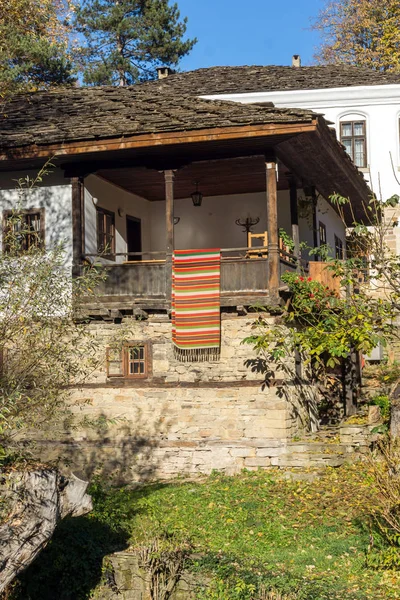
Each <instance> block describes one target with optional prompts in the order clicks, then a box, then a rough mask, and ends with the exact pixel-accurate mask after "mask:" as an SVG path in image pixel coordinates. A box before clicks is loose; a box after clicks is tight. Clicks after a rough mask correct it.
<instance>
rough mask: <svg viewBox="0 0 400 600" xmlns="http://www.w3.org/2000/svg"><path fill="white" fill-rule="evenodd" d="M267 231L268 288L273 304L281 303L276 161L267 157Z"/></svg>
mask: <svg viewBox="0 0 400 600" xmlns="http://www.w3.org/2000/svg"><path fill="white" fill-rule="evenodd" d="M265 167H266V179H267V185H266V191H267V231H268V290H269V296H270V299H271V303H272V304H278V303H279V279H280V276H279V275H280V273H279V271H280V263H279V236H278V189H277V182H276V161H275V159H274V160H271V161H269V160H268V159H267V161H266V163H265Z"/></svg>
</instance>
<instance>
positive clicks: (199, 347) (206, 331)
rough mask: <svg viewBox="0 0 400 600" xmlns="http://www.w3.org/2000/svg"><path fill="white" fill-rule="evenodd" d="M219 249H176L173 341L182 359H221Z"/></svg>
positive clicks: (173, 273)
mask: <svg viewBox="0 0 400 600" xmlns="http://www.w3.org/2000/svg"><path fill="white" fill-rule="evenodd" d="M220 265H221V252H220V250H219V249H207V250H175V252H174V256H173V269H172V341H173V343H174V349H175V356H176V357H177V358H178V359H179V360H182V361H206V360H218V358H219V353H220V345H221V311H220Z"/></svg>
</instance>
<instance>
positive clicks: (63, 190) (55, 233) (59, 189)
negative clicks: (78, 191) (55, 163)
mask: <svg viewBox="0 0 400 600" xmlns="http://www.w3.org/2000/svg"><path fill="white" fill-rule="evenodd" d="M18 205H20V207H21V209H29V208H44V209H45V215H44V221H45V223H44V224H45V243H46V247H47V248H51V247H54V246H56V245H58V244H63V245H64V248H65V262H66V263H67V264H69V263H70V262H71V261H72V215H71V188H70V187H69V186H68V185H65V184H64V185H57V186H55V187H45V186H43V187H40V188H34V189H32V190H29V189H28V190H26V191H25V192H24V193H23V195H21V196H20V195H19V193H18V191H17V190H16V189H8V190H1V191H0V210H1V213H2V211H3V210H11V209H12V208H17V207H18ZM2 216H3V215H2V214H1V217H2Z"/></svg>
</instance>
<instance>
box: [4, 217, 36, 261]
mask: <svg viewBox="0 0 400 600" xmlns="http://www.w3.org/2000/svg"><path fill="white" fill-rule="evenodd" d="M36 214H38V215H39V219H40V228H39V232H38V233H39V235H38V238H39V243H38V244H37V246H36V247H38V248H42V249H44V248H45V242H46V238H45V235H46V227H45V214H46V211H45V209H44V208H23V209H21V210H17V211H15V210H3V252H8V250H9V249H8V248H7V243H6V237H7V233H8V229H9V223H8V220H9V219H10V217H12V216H14V215H21V216H22V217H25V216H30V215H36ZM25 235H27V234H25ZM28 235H30V234H28ZM31 235H32V234H31ZM24 237H25V236H24ZM32 247H33V246H32V245H30V246H29V247H27V248H22V249H21V252H22V253H23V252H28V251H29V250H30V249H31V248H32Z"/></svg>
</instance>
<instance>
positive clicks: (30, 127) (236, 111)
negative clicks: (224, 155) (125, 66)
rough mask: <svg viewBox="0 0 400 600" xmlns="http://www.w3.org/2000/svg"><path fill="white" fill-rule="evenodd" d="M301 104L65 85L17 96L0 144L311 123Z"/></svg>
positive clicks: (3, 121)
mask: <svg viewBox="0 0 400 600" xmlns="http://www.w3.org/2000/svg"><path fill="white" fill-rule="evenodd" d="M313 117H315V113H312V112H311V111H309V110H302V109H285V108H275V107H274V106H273V105H271V104H270V103H268V104H264V105H260V104H257V105H250V104H247V105H244V104H239V103H235V102H225V101H211V100H203V99H201V98H197V97H195V96H193V97H189V96H188V95H184V94H181V93H175V92H174V93H172V92H171V91H169V92H168V91H165V92H164V91H162V92H161V91H159V92H158V93H154V88H153V87H150V86H147V85H137V86H132V87H126V88H118V87H101V88H88V87H87V88H65V89H63V90H57V91H49V92H35V93H31V94H24V95H19V96H15V97H14V98H12V99H11V100H9V101H8V102H7V104H6V105H5V106H4V107H3V110H2V113H1V115H0V148H4V149H5V148H15V147H21V146H27V145H31V144H56V143H62V142H68V141H72V140H73V141H78V140H96V139H107V138H113V137H114V138H115V137H120V136H132V135H139V134H145V133H164V132H174V131H175V132H178V131H190V130H198V129H209V128H216V127H235V126H236V127H237V126H242V125H257V124H258V125H260V124H263V125H264V124H270V123H310V122H311V121H312V119H313Z"/></svg>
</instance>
